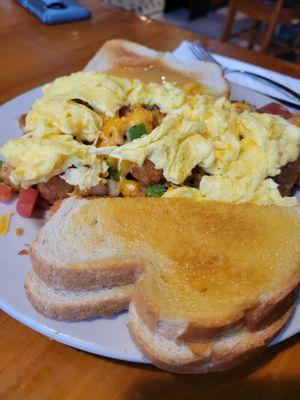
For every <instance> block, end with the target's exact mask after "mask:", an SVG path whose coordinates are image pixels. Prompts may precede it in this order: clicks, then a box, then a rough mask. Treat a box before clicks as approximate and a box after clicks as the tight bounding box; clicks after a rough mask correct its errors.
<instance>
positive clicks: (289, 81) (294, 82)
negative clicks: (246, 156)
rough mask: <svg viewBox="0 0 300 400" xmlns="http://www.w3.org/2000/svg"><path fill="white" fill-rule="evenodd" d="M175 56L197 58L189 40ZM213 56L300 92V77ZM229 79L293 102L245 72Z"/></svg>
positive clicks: (224, 63) (236, 67) (230, 76)
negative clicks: (189, 44)
mask: <svg viewBox="0 0 300 400" xmlns="http://www.w3.org/2000/svg"><path fill="white" fill-rule="evenodd" d="M172 54H173V56H174V57H176V58H178V59H179V60H189V61H190V60H197V58H196V56H195V55H194V54H193V53H192V52H191V50H190V48H189V47H188V42H187V41H183V42H182V43H181V44H180V45H179V46H178V47H177V48H176V49H175V50H174V51H173V52H172ZM212 56H213V57H214V58H215V59H216V60H217V61H218V62H219V63H220V64H222V65H224V66H225V67H228V68H232V69H244V70H245V71H250V72H254V73H256V74H259V75H262V76H265V77H267V78H269V79H272V80H274V81H275V82H279V83H281V84H283V85H284V86H287V87H289V88H290V89H292V90H294V91H295V92H297V93H300V79H295V78H291V77H289V76H286V75H282V74H279V73H278V72H274V71H270V70H268V69H265V68H262V67H258V66H257V65H254V64H248V63H246V62H243V61H238V60H235V59H234V58H230V57H225V56H220V55H218V54H213V53H212ZM274 62H276V60H274ZM227 79H228V80H230V82H234V83H237V84H239V85H241V86H245V87H248V88H253V87H254V85H255V90H257V91H258V92H262V93H264V94H266V95H270V96H275V97H277V98H280V99H284V100H288V101H291V102H293V100H292V99H291V97H289V96H287V95H285V94H284V93H282V92H281V91H280V90H277V89H276V88H274V87H271V86H268V84H264V83H261V82H260V81H258V80H255V78H251V77H249V76H245V75H243V74H232V75H228V76H227Z"/></svg>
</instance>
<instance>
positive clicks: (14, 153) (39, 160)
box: [1, 134, 107, 188]
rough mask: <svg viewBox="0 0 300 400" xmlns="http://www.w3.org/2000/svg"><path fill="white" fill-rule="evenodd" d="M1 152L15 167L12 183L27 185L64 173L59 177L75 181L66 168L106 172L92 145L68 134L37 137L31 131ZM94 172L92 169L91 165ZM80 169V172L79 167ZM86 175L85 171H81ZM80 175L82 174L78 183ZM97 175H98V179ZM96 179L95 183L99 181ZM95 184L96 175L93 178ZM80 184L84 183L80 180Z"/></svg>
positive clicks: (9, 143)
mask: <svg viewBox="0 0 300 400" xmlns="http://www.w3.org/2000/svg"><path fill="white" fill-rule="evenodd" d="M1 150H2V154H4V156H5V157H6V159H7V161H8V163H9V164H10V165H12V166H14V168H15V169H14V170H13V172H12V173H11V175H10V180H11V181H12V183H13V184H15V185H18V184H21V185H22V187H24V188H27V187H29V186H31V185H34V184H37V183H39V182H47V181H48V180H49V179H50V178H51V177H52V176H55V175H59V174H61V173H63V172H64V171H66V172H65V175H63V176H62V177H63V178H64V179H65V180H66V181H67V182H69V181H70V182H72V183H73V182H74V178H73V177H74V173H73V174H72V172H70V171H69V170H68V168H70V167H72V166H75V167H78V168H82V167H83V166H89V168H91V167H93V166H94V165H95V167H94V168H96V169H97V171H99V172H105V171H106V169H107V167H106V166H105V163H103V162H101V163H99V161H98V160H97V156H96V154H95V147H94V146H86V145H83V144H81V143H78V142H77V141H76V140H74V139H73V138H72V137H71V136H68V135H51V136H44V137H36V136H32V135H30V134H27V135H25V136H23V137H22V138H20V139H12V140H10V141H8V142H7V143H6V144H5V145H4V146H3V147H2V149H1ZM91 170H92V171H93V168H91ZM79 171H82V169H80V170H79ZM83 174H84V176H86V171H85V170H84V172H83ZM82 180H83V177H81V182H82ZM99 180H100V177H99V176H98V182H99ZM98 182H97V183H98ZM93 183H95V178H93ZM80 186H83V185H82V183H80Z"/></svg>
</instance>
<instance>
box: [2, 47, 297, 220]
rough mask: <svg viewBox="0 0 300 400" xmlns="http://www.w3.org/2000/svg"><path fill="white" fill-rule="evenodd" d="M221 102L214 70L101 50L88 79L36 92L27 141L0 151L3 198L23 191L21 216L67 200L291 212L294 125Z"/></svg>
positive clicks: (287, 117) (132, 50)
mask: <svg viewBox="0 0 300 400" xmlns="http://www.w3.org/2000/svg"><path fill="white" fill-rule="evenodd" d="M91 69H93V70H97V71H103V70H105V71H106V73H105V74H104V73H101V72H95V71H91ZM155 71H159V73H157V72H156V74H155ZM117 75H118V76H117ZM120 75H121V77H120ZM124 76H129V78H125V77H124ZM134 76H140V77H141V78H142V79H143V81H142V80H139V79H133V77H134ZM146 76H147V77H148V80H150V81H153V80H160V82H155V83H153V82H147V79H146V78H145V77H146ZM149 76H150V78H149ZM172 79H173V80H176V81H177V83H176V84H173V83H171V81H172ZM228 91H229V85H228V82H227V81H226V80H225V79H224V78H223V76H222V72H221V70H220V68H219V67H217V66H215V65H213V64H210V63H205V62H194V64H192V65H191V64H190V63H187V64H184V63H180V62H179V61H177V60H176V59H175V58H174V57H173V56H172V55H170V54H168V53H166V54H162V53H157V52H154V51H153V50H150V49H147V48H144V47H143V46H140V45H136V44H133V43H129V42H125V41H118V40H115V41H111V42H107V43H106V44H105V45H104V46H103V48H102V49H101V50H100V52H99V53H98V54H97V55H96V56H95V57H94V59H93V60H92V61H91V62H90V63H89V64H88V65H87V67H86V69H85V72H78V73H75V74H72V75H70V76H67V77H62V78H58V79H56V80H55V81H54V82H52V83H50V84H48V85H46V86H45V87H44V89H43V96H42V98H41V99H38V100H37V101H36V102H35V103H34V105H33V107H32V108H31V110H30V111H29V112H28V114H27V116H26V119H25V126H24V133H25V134H24V136H22V137H21V138H18V139H12V140H10V141H8V142H7V143H6V144H5V145H4V146H3V147H2V149H1V152H2V154H3V155H4V157H5V159H6V161H5V162H4V163H3V165H2V168H1V170H0V171H1V172H0V175H1V178H2V180H3V181H4V185H2V186H1V189H0V190H1V192H0V194H1V198H2V199H4V200H5V199H7V198H9V196H11V193H12V191H20V196H19V201H18V205H17V211H18V212H19V213H20V214H21V215H23V216H29V215H31V212H32V209H33V208H34V205H35V204H37V205H38V206H47V205H49V204H53V203H54V202H55V201H56V200H59V199H61V198H65V197H66V196H68V195H69V194H70V193H73V194H74V193H75V194H79V195H81V196H95V195H96V196H97V195H100V196H103V195H104V196H112V197H114V196H122V197H127V196H130V197H138V196H150V197H153V196H165V197H182V196H186V197H189V198H193V199H195V200H199V201H202V200H218V201H225V202H234V203H242V202H250V203H256V204H278V205H295V204H296V199H295V198H294V197H287V196H290V194H291V190H292V188H293V186H294V184H295V183H296V181H297V178H298V175H299V161H298V155H299V136H300V135H299V128H298V127H297V126H296V119H295V118H294V117H293V116H292V115H291V114H290V113H289V112H288V111H287V110H283V109H282V108H281V107H280V106H276V105H275V108H274V105H273V106H268V107H266V108H264V109H262V110H255V109H254V107H253V106H251V105H248V104H245V103H242V102H233V103H231V102H230V101H229V99H228ZM270 107H271V108H270ZM270 111H271V112H273V114H270ZM274 113H276V114H280V115H281V116H280V115H274ZM283 117H284V118H283ZM293 118H294V119H293Z"/></svg>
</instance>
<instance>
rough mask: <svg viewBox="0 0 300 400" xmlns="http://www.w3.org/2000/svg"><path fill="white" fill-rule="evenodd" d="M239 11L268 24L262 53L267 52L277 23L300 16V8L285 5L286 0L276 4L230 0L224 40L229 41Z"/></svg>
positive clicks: (252, 0)
mask: <svg viewBox="0 0 300 400" xmlns="http://www.w3.org/2000/svg"><path fill="white" fill-rule="evenodd" d="M237 11H241V12H243V13H244V14H247V15H249V16H250V17H252V18H253V19H255V20H256V21H260V22H264V23H265V24H266V25H267V30H266V32H265V34H264V36H263V39H262V43H261V45H262V46H261V52H262V53H266V52H267V50H268V48H269V46H270V43H271V39H272V35H273V32H274V29H275V27H276V25H277V24H279V23H286V22H290V21H291V20H293V19H297V18H300V8H295V7H284V0H277V1H276V2H275V3H274V4H264V3H260V2H259V1H255V0H229V6H228V13H227V20H226V23H225V27H224V31H223V35H222V40H224V41H227V40H228V39H229V38H230V37H231V36H232V35H231V30H232V25H233V23H234V19H235V14H236V12H237ZM252 39H253V35H252ZM250 45H251V43H250Z"/></svg>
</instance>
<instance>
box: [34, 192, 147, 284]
mask: <svg viewBox="0 0 300 400" xmlns="http://www.w3.org/2000/svg"><path fill="white" fill-rule="evenodd" d="M103 200H104V199H103ZM94 201H95V200H90V201H89V200H87V199H77V198H75V197H70V198H68V199H66V200H64V201H62V202H61V204H60V206H59V208H58V209H57V210H56V212H55V213H54V214H53V216H52V217H51V218H50V219H49V220H48V221H47V223H46V224H45V225H44V226H43V228H42V229H41V230H40V231H39V233H38V235H37V237H36V239H35V240H34V242H33V244H32V246H31V249H30V256H31V261H32V265H33V269H34V271H35V272H36V274H37V275H38V277H39V278H40V279H41V280H42V281H43V282H44V283H45V284H47V285H48V286H51V287H54V288H59V289H64V290H89V289H97V288H101V287H104V286H119V285H127V284H130V283H133V282H135V281H136V279H137V277H138V276H139V274H140V268H139V264H138V262H137V260H136V259H134V258H133V257H132V258H131V259H127V258H126V252H125V248H124V243H123V242H122V241H120V240H118V237H117V236H115V237H113V236H112V235H111V233H110V232H109V231H107V232H106V231H105V229H103V227H102V224H101V217H100V216H99V217H98V214H97V210H95V213H94V212H93V211H92V208H93V204H94ZM100 201H101V199H100ZM104 201H110V199H106V200H104ZM96 202H97V200H96ZM85 205H87V206H88V208H89V209H90V207H91V206H92V208H91V209H90V211H91V213H89V220H88V221H87V220H86V217H85V212H84V211H83V213H82V208H83V206H85ZM75 221H76V222H75Z"/></svg>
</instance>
